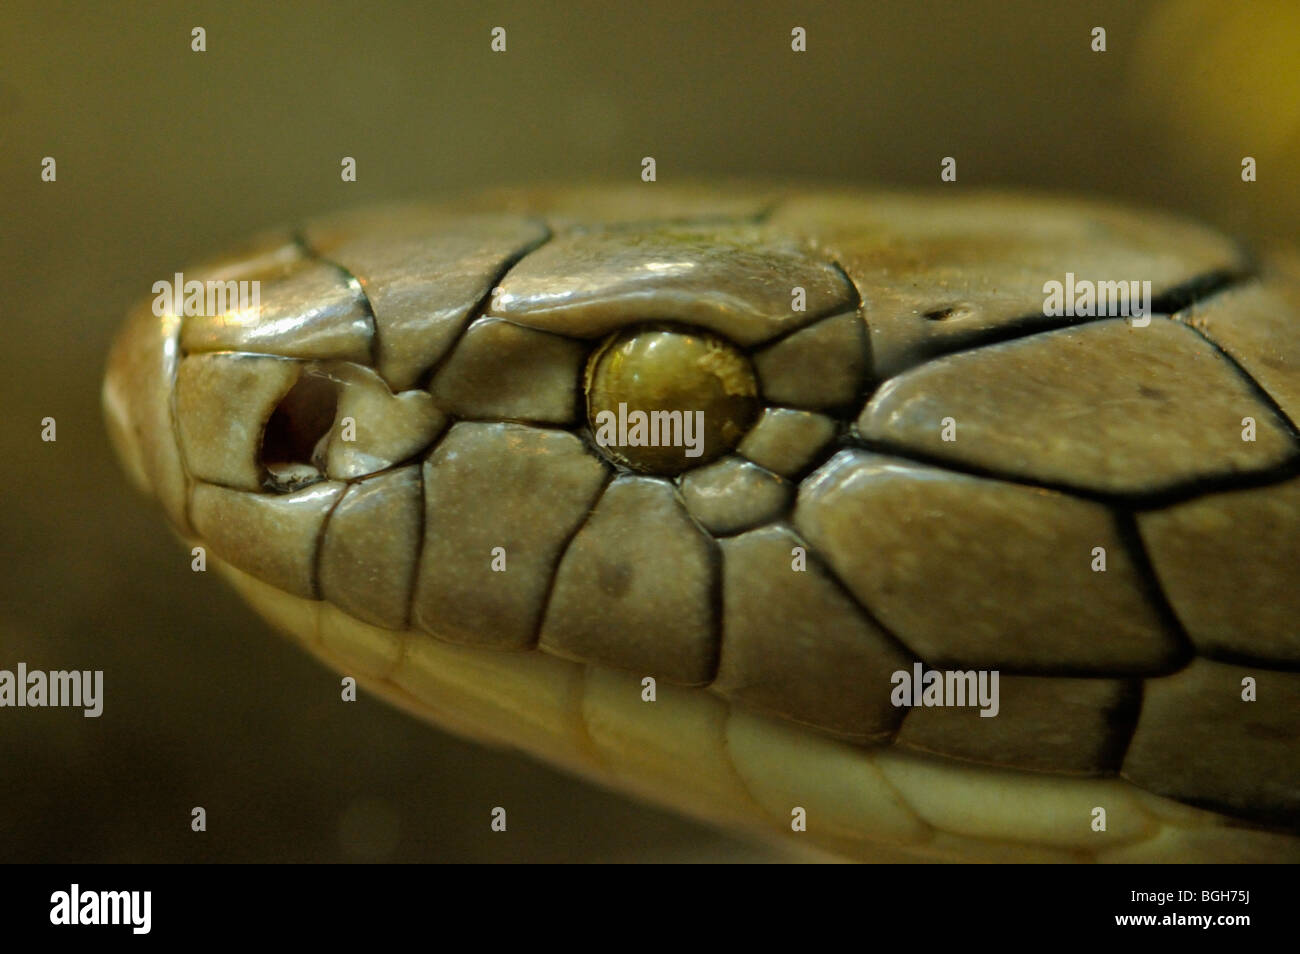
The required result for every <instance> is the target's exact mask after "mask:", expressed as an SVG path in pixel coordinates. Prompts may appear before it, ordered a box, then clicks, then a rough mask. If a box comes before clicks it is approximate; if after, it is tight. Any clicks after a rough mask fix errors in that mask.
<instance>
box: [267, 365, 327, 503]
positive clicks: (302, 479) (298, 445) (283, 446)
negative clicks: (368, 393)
mask: <svg viewBox="0 0 1300 954" xmlns="http://www.w3.org/2000/svg"><path fill="white" fill-rule="evenodd" d="M337 408H338V390H337V388H336V387H335V384H334V382H333V381H332V380H330V379H329V378H327V377H325V376H323V375H319V374H312V373H310V372H307V373H304V374H303V375H302V376H301V377H299V379H298V381H297V383H296V384H294V386H293V387H292V388H291V389H290V390H289V393H288V394H286V395H285V396H284V398H283V399H282V400H281V401H280V403H279V404H278V405H277V406H276V408H275V410H274V411H273V412H272V413H271V418H270V420H268V421H267V422H266V430H265V431H264V432H263V435H262V448H261V455H260V458H259V459H260V460H261V463H262V466H263V467H265V468H266V470H267V472H268V473H269V475H270V481H271V485H272V487H273V489H276V490H296V489H299V488H301V487H303V486H305V485H306V484H310V483H315V482H316V481H317V480H320V479H322V474H321V471H322V470H323V469H324V462H323V461H322V460H321V459H320V453H319V451H318V447H319V446H320V445H321V442H322V438H325V437H326V436H328V434H329V432H330V428H331V426H332V425H333V423H334V415H335V412H336V410H337Z"/></svg>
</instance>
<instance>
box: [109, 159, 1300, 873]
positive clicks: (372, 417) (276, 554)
mask: <svg viewBox="0 0 1300 954" xmlns="http://www.w3.org/2000/svg"><path fill="white" fill-rule="evenodd" d="M175 279H176V280H175V288H174V293H168V294H163V290H166V289H167V288H168V285H169V283H168V282H163V283H161V286H160V285H155V286H154V288H155V292H157V294H155V296H154V297H153V298H152V299H148V298H146V299H142V300H141V302H140V304H138V305H137V306H135V307H134V308H133V309H132V310H131V311H130V313H129V314H128V315H127V318H126V321H125V323H124V324H123V325H122V327H121V330H120V331H119V333H118V335H117V337H116V339H115V341H114V343H113V345H112V348H111V351H110V353H109V356H108V362H107V371H106V375H105V379H104V387H103V403H104V408H105V417H106V421H107V428H108V431H109V434H110V437H111V438H112V442H113V445H114V447H115V448H116V451H117V453H118V455H119V457H120V459H121V461H122V463H123V466H124V468H125V470H126V472H127V474H128V475H129V477H130V478H131V479H132V482H133V483H134V484H136V485H137V486H138V487H139V488H141V489H142V490H144V491H145V492H146V493H147V494H149V495H150V496H152V497H154V498H156V500H157V502H158V503H159V504H160V505H161V508H162V510H163V512H164V514H165V517H166V519H167V522H168V523H169V524H170V527H171V528H172V529H173V530H174V532H175V533H176V534H177V535H178V536H179V538H180V539H181V540H182V541H184V542H185V544H186V545H187V546H189V547H190V548H191V553H192V554H194V555H195V559H198V560H202V561H206V562H205V563H204V564H203V565H204V566H206V565H207V564H208V563H210V564H211V565H212V566H213V567H215V568H216V569H217V570H218V571H219V573H220V574H221V575H222V576H224V577H225V578H226V579H228V580H229V581H230V583H231V584H232V585H233V587H234V588H235V589H236V591H237V592H238V593H239V594H240V595H241V596H242V597H243V598H244V599H245V600H246V601H247V602H248V603H249V604H251V605H252V607H254V608H255V609H256V610H257V611H258V612H259V613H260V614H261V615H262V616H263V617H265V618H266V620H268V621H269V623H270V624H271V625H272V626H273V627H275V628H276V629H279V630H281V631H283V632H284V633H287V634H288V635H289V636H290V637H291V638H292V639H293V640H295V641H296V642H298V643H299V644H301V646H302V647H303V648H304V649H306V650H307V651H308V652H310V653H311V654H313V655H314V656H316V657H317V658H318V659H320V660H322V661H323V662H324V663H325V664H326V665H327V666H329V667H331V668H333V669H334V670H336V671H337V673H339V674H341V675H342V676H343V677H347V678H351V679H353V680H355V681H356V684H357V685H360V686H361V687H362V688H363V689H364V690H365V691H369V692H373V693H375V694H376V695H378V696H380V697H382V698H384V699H386V700H388V701H389V702H391V703H393V704H394V705H396V706H398V707H400V708H402V709H404V710H406V711H408V712H410V713H411V714H413V715H415V716H417V717H419V718H421V719H425V720H427V721H429V722H431V723H433V724H435V725H436V726H439V727H441V728H443V729H445V730H447V731H449V732H452V733H455V734H459V735H461V736H464V737H466V738H469V739H472V740H476V741H479V742H482V743H483V744H486V745H493V746H505V747H510V748H514V749H518V750H521V751H522V752H524V753H527V754H528V755H530V756H532V757H534V758H536V759H539V760H542V761H543V762H546V763H548V764H550V765H552V766H555V767H558V768H560V769H562V770H565V771H567V772H571V773H573V774H575V775H577V776H579V777H581V778H583V779H586V780H588V781H590V782H592V783H593V784H596V785H601V786H605V787H608V788H612V789H615V790H618V791H621V792H624V793H627V794H629V795H631V796H633V797H636V798H640V799H645V800H648V801H650V802H652V803H654V804H657V805H659V806H663V807H667V808H669V809H672V810H676V811H679V812H681V813H684V814H687V815H690V816H692V817H695V818H698V819H703V820H705V821H707V822H709V823H712V824H715V825H718V826H722V827H724V828H726V829H729V830H733V831H740V832H745V833H749V834H751V835H753V836H754V837H756V838H764V839H769V840H773V841H775V843H777V844H778V845H785V846H788V847H790V848H791V849H792V850H796V851H798V850H804V849H806V850H808V851H810V852H814V853H815V854H816V856H817V857H824V858H828V859H829V858H838V859H850V860H860V861H888V862H893V861H906V862H927V861H1033V862H1040V861H1041V862H1098V861H1100V862H1150V861H1295V860H1300V622H1298V621H1300V575H1298V574H1300V569H1298V568H1300V437H1298V436H1297V429H1296V422H1297V421H1300V255H1297V253H1296V252H1295V251H1294V250H1289V249H1286V248H1281V249H1263V250H1258V249H1254V248H1250V247H1248V246H1246V245H1244V244H1242V243H1241V242H1238V241H1236V240H1234V239H1233V238H1230V237H1228V236H1226V235H1224V234H1221V233H1220V232H1218V231H1216V230H1214V229H1213V228H1211V227H1208V226H1205V225H1202V224H1199V223H1197V222H1194V221H1191V220H1188V219H1184V218H1182V217H1179V216H1177V215H1173V214H1169V213H1166V212H1159V211H1153V210H1149V209H1142V208H1134V207H1129V206H1127V205H1123V204H1118V203H1114V202H1109V201H1105V200H1101V199H1097V198H1076V197H1070V196H1063V195H1049V194H1038V193H1027V192H1021V191H1014V190H990V191H979V190H973V189H968V190H965V191H963V192H960V193H958V192H955V191H942V190H940V191H934V192H925V191H920V192H907V191H899V190H888V189H869V188H864V187H857V186H844V187H839V186H824V185H818V186H814V187H809V186H807V185H797V186H788V187H787V186H781V185H773V186H769V185H755V184H753V183H732V182H705V183H698V184H692V185H682V186H668V185H661V184H658V183H637V184H635V185H634V186H581V185H579V186H563V185H560V186H535V187H524V188H499V189H489V190H486V191H483V192H478V193H475V194H472V195H452V196H445V197H442V198H439V199H435V200H431V201H425V202H393V203H386V204H380V205H372V206H363V207H360V208H353V209H346V210H344V211H342V212H336V213H332V214H329V215H325V216H321V217H318V218H315V219H311V220H309V221H307V222H306V223H304V224H301V225H299V226H297V227H294V228H287V229H280V230H272V231H269V232H264V233H260V234H258V235H256V236H255V237H253V238H252V239H250V240H248V241H247V242H245V243H244V244H242V245H240V246H238V247H237V248H234V249H232V250H231V251H230V252H228V253H226V254H224V255H222V256H220V257H217V258H214V259H211V260H209V261H207V262H203V263H201V264H199V265H197V266H195V267H193V268H191V269H186V270H185V271H184V272H182V273H178V274H176V276H175ZM182 279H183V280H182ZM246 291H247V292H250V294H247V295H246V294H245V292H246ZM214 295H215V298H214Z"/></svg>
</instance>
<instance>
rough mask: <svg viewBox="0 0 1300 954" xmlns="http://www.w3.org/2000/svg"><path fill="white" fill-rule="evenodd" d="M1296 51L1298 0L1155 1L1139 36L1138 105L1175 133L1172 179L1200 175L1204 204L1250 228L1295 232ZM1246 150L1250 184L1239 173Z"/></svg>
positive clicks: (1299, 87) (1298, 191) (1192, 179)
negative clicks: (1251, 164) (1253, 166)
mask: <svg viewBox="0 0 1300 954" xmlns="http://www.w3.org/2000/svg"><path fill="white" fill-rule="evenodd" d="M1298 52H1300V3H1297V2H1296V0H1249V2H1244V3H1224V2H1223V0H1173V2H1169V3H1165V4H1162V5H1160V6H1159V7H1157V8H1155V10H1154V11H1153V13H1152V14H1151V15H1150V17H1149V18H1148V19H1147V21H1146V23H1145V25H1144V27H1143V29H1142V33H1141V35H1140V37H1139V40H1138V43H1137V49H1136V55H1135V56H1134V59H1133V62H1134V90H1135V92H1136V95H1137V97H1138V110H1139V113H1140V114H1141V115H1142V116H1143V118H1144V119H1146V120H1147V121H1149V122H1153V123H1157V124H1161V125H1164V126H1165V127H1167V129H1168V130H1169V131H1170V132H1172V133H1173V134H1174V135H1175V136H1176V137H1178V139H1180V140H1181V141H1182V146H1181V147H1180V148H1179V150H1178V152H1177V153H1176V154H1175V155H1173V157H1172V161H1173V162H1175V163H1178V164H1179V165H1180V169H1179V173H1180V174H1179V176H1178V178H1180V179H1184V180H1185V184H1187V185H1191V184H1193V183H1200V182H1201V181H1202V180H1201V179H1200V178H1199V177H1201V176H1205V177H1208V185H1209V187H1210V188H1209V190H1208V191H1209V193H1210V194H1211V195H1212V196H1213V197H1214V200H1213V203H1214V206H1215V207H1213V208H1212V209H1210V210H1209V211H1211V212H1212V213H1214V214H1217V215H1219V216H1222V217H1223V218H1224V219H1225V220H1226V221H1228V222H1230V223H1233V224H1235V225H1236V226H1237V227H1238V228H1241V229H1242V230H1243V231H1245V232H1246V233H1248V234H1252V233H1264V232H1267V233H1272V234H1289V235H1291V236H1293V237H1300V231H1298V230H1297V229H1296V225H1295V220H1296V216H1297V214H1300V188H1297V186H1298V185H1300V177H1298V176H1297V175H1296V171H1295V169H1296V166H1295V156H1296V152H1297V150H1300V56H1297V53H1298ZM1246 156H1251V157H1253V158H1254V159H1255V160H1256V163H1257V175H1258V181H1257V182H1255V183H1245V182H1243V181H1242V178H1241V171H1242V160H1243V158H1244V157H1246ZM1218 183H1222V185H1219V184H1218ZM1243 189H1244V190H1245V191H1243Z"/></svg>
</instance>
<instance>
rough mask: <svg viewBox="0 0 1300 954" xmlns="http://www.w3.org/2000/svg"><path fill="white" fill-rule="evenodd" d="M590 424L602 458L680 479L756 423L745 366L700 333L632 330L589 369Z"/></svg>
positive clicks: (601, 351)
mask: <svg viewBox="0 0 1300 954" xmlns="http://www.w3.org/2000/svg"><path fill="white" fill-rule="evenodd" d="M586 388H587V417H588V421H589V423H590V425H591V430H592V434H593V435H594V437H595V440H596V444H597V446H599V447H600V448H601V451H602V452H603V453H604V454H605V455H606V456H607V457H609V458H610V459H611V460H612V461H614V462H615V463H618V464H622V465H624V466H626V467H630V468H632V469H633V470H638V471H642V472H647V473H656V474H679V473H681V472H682V471H684V470H687V469H689V468H692V467H698V466H699V465H701V464H706V463H708V462H709V461H711V460H715V459H716V458H718V457H721V456H722V455H723V454H725V453H727V452H728V451H730V450H731V449H732V448H734V447H735V446H736V445H737V444H738V443H740V439H741V438H742V437H744V435H745V432H746V431H747V430H748V429H749V426H750V424H751V423H753V421H754V417H755V416H756V415H757V413H758V410H759V406H758V384H757V380H756V378H755V376H754V369H753V366H752V365H751V363H750V360H749V358H748V357H747V356H746V355H745V354H744V352H742V351H741V350H740V349H739V348H737V347H736V346H735V345H734V344H732V343H731V342H729V341H727V340H725V339H723V338H720V337H718V336H717V335H713V334H710V333H708V332H702V331H694V330H691V331H686V330H682V329H674V328H667V327H643V328H635V329H630V330H627V331H624V332H621V333H619V334H616V335H614V336H612V337H611V338H609V339H608V340H607V341H606V342H605V343H604V344H603V345H601V346H600V347H599V348H598V349H596V351H595V352H594V353H593V354H592V356H591V358H590V359H589V361H588V363H587V376H586Z"/></svg>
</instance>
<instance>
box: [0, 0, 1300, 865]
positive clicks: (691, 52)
mask: <svg viewBox="0 0 1300 954" xmlns="http://www.w3.org/2000/svg"><path fill="white" fill-rule="evenodd" d="M5 14H6V15H5V29H4V31H3V34H2V35H0V129H3V130H4V132H3V148H0V183H2V191H3V196H4V201H3V207H2V208H0V253H2V255H0V274H3V287H4V295H3V299H2V301H3V305H2V306H0V307H3V328H4V346H3V347H4V374H3V375H2V376H0V398H2V401H0V407H2V408H3V411H4V415H3V427H2V429H0V441H2V442H3V443H2V444H0V487H3V488H4V495H5V505H4V507H3V508H0V560H2V562H0V570H2V571H3V572H0V668H4V669H13V668H15V667H16V665H17V663H18V662H19V661H24V662H26V663H27V664H28V665H29V666H30V667H32V668H40V669H61V668H76V669H103V670H104V671H105V694H106V702H105V711H104V715H103V717H102V718H100V719H85V718H83V717H82V716H81V714H80V712H78V711H76V710H66V709H0V860H3V861H109V860H139V861H175V860H221V861H227V860H256V861H272V860H315V861H340V860H356V859H361V860H368V859H389V860H398V861H415V860H484V861H496V860H506V859H525V860H596V859H604V860H627V861H643V860H669V859H686V860H697V859H728V860H731V859H754V860H758V859H774V858H779V857H781V856H779V855H777V854H775V853H774V852H772V851H771V850H770V849H768V848H766V847H764V846H755V845H751V844H748V843H746V842H743V841H739V840H734V839H732V838H729V837H727V836H724V835H721V834H718V833H715V832H713V831H711V830H708V829H705V828H702V827H699V826H697V825H694V824H692V823H689V822H687V821H684V820H681V819H678V818H675V817H672V816H669V815H666V814H663V813H661V812H659V811H656V810H653V809H650V808H646V807H644V806H641V805H638V804H635V803H633V802H630V801H627V800H625V799H622V798H620V797H616V796H613V795H610V794H606V793H604V792H601V791H597V790H595V789H592V788H590V787H589V786H586V785H584V784H582V783H579V782H576V781H572V780H570V779H568V778H566V777H563V776H560V775H558V774H556V773H554V772H552V771H550V770H549V769H546V768H544V767H541V766H539V765H537V764H535V763H533V762H531V761H528V760H526V759H523V758H521V757H516V756H513V755H510V754H508V753H503V752H495V751H487V750H484V749H480V748H478V747H476V746H472V745H468V744H465V743H462V742H459V741H457V740H454V739H451V738H449V737H447V736H445V735H443V734H441V733H439V732H437V731H435V730H433V729H430V728H427V727H425V726H424V725H421V724H419V723H417V722H415V721H412V720H410V719H408V718H406V717H405V716H402V715H400V714H398V713H397V712H395V711H391V710H389V709H388V708H386V707H385V706H383V705H382V704H381V703H378V702H376V701H374V700H371V699H368V698H365V697H364V696H363V698H362V700H361V701H360V702H358V703H356V704H353V705H345V704H343V703H341V702H340V701H339V699H338V680H337V678H336V677H335V676H333V675H332V674H330V673H328V672H326V671H325V670H324V669H322V668H321V667H319V666H318V665H317V664H316V663H314V662H312V661H311V660H309V659H308V658H307V657H306V656H304V655H302V654H300V653H299V652H298V651H296V650H294V649H293V648H292V647H291V646H290V645H289V644H288V643H287V642H286V641H283V640H281V639H279V638H278V637H275V636H274V635H272V634H271V632H270V631H269V629H268V628H267V627H266V626H265V625H264V624H263V623H261V622H260V621H259V620H258V619H257V618H256V617H255V616H254V615H253V614H252V613H251V611H249V610H247V609H246V608H244V606H243V605H242V604H241V603H240V601H239V600H238V599H237V598H236V597H235V596H234V595H233V594H232V593H231V592H230V591H228V590H226V589H225V587H224V586H223V585H222V584H221V582H220V581H219V580H218V578H217V577H216V576H215V575H214V574H208V575H199V574H194V573H192V572H190V570H189V564H188V560H189V558H188V554H187V553H186V552H185V551H183V550H182V549H181V547H180V546H179V545H178V544H177V543H176V542H175V541H174V539H173V538H172V537H171V536H170V535H169V533H168V531H167V530H166V528H165V525H164V523H163V520H162V517H161V514H160V512H159V511H157V510H156V509H155V508H154V506H153V505H152V504H151V503H149V502H147V501H145V500H144V499H142V498H140V497H138V496H136V495H135V494H134V493H133V492H132V491H131V490H130V488H129V486H128V485H127V483H126V480H125V478H124V476H123V475H122V474H121V473H120V472H119V470H118V467H117V465H116V463H115V462H114V461H113V460H112V459H111V458H110V454H109V449H108V445H107V442H106V439H105V436H104V433H103V429H102V424H101V417H100V411H99V381H100V375H101V373H102V368H103V359H104V354H105V350H106V347H107V344H108V341H109V337H110V335H111V333H112V331H113V329H114V327H115V325H116V324H117V321H118V319H119V317H120V316H121V315H122V313H123V311H124V309H125V308H126V306H127V304H128V303H129V302H130V301H131V300H133V299H136V298H139V297H142V296H145V295H148V294H149V286H150V285H151V284H152V282H153V281H154V280H155V279H157V278H159V277H163V276H169V275H170V274H171V272H172V271H173V270H175V269H177V268H180V267H183V266H185V265H186V264H188V263H189V262H191V261H193V260H195V259H198V258H201V257H204V256H206V255H208V254H209V253H211V252H213V251H219V250H220V249H221V248H222V246H223V245H225V244H227V243H229V242H230V241H232V240H235V239H238V238H239V237H241V236H243V235H245V234H246V233H248V232H251V231H253V230H256V229H258V228H260V227H263V226H268V225H273V224H276V223H278V222H282V221H286V220H293V219H297V218H299V217H302V216H305V215H308V214H312V213H316V212H321V211H325V210H328V209H331V208H336V207H339V206H342V205H347V204H354V203H358V202H362V201H365V200H368V199H373V198H379V197H393V196H403V195H415V194H421V193H428V192H431V191H439V190H447V189H462V188H472V187H476V186H480V185H495V184H502V183H511V182H526V181H532V180H555V179H586V178H600V179H613V180H620V179H621V180H625V181H637V177H638V175H639V171H640V166H639V163H640V159H641V157H642V156H646V155H652V156H654V157H656V159H657V160H658V172H659V181H660V182H671V181H673V180H674V179H677V178H680V177H683V176H701V175H708V174H727V175H756V176H798V177H807V178H811V179H814V180H821V179H826V180H832V179H833V180H854V181H863V182H883V183H890V184H902V185H907V184H926V185H931V184H937V182H938V171H939V161H940V158H941V157H943V156H948V155H951V156H955V157H956V158H957V161H958V174H959V179H958V183H957V184H956V185H955V186H951V187H950V188H954V189H963V188H970V187H975V186H979V185H985V184H998V185H1006V184H1014V185H1029V186H1036V187H1041V188H1048V189H1052V190H1058V191H1070V192H1081V193H1093V194H1103V195H1110V196H1114V197H1119V198H1126V199H1132V200H1139V201H1144V202H1147V203H1151V204H1156V205H1163V206H1167V207H1170V208H1174V209H1180V210H1183V211H1186V212H1190V213H1194V214H1197V215H1200V216H1202V217H1204V218H1208V219H1209V220H1211V221H1213V222H1216V223H1218V224H1219V225H1221V226H1223V227H1225V228H1228V229H1230V230H1232V231H1234V232H1236V233H1238V234H1240V235H1242V236H1243V237H1246V238H1248V239H1251V240H1258V239H1262V238H1270V239H1276V238H1279V237H1280V238H1286V237H1290V238H1291V239H1294V238H1295V231H1296V230H1295V226H1294V221H1295V218H1294V217H1295V215H1296V214H1297V212H1300V201H1298V200H1297V193H1298V192H1300V188H1298V184H1300V183H1298V181H1297V177H1296V174H1295V171H1294V169H1295V156H1296V154H1297V150H1298V149H1300V69H1298V68H1297V66H1296V65H1295V62H1294V60H1295V59H1296V56H1295V51H1296V50H1297V49H1298V48H1300V44H1298V43H1297V41H1300V5H1297V4H1294V3H1291V2H1287V0H1276V2H1269V3H1259V4H1215V3H1210V2H1177V3H1169V4H1160V5H1157V4H1153V3H1139V2H1133V0H1113V2H1098V3H1088V2H1061V3H1050V2H1044V0H988V2H984V0H979V2H965V3H956V2H917V0H912V2H906V3H902V2H892V0H891V2H843V3H837V2H825V0H823V2H818V3H815V4H795V3H757V2H745V3H727V4H706V3H675V2H657V3H655V2H652V3H647V4H609V3H563V4H561V3H536V2H523V3H493V2H483V0H478V2H472V3H443V4H364V3H357V4H344V3H333V2H312V3H291V4H276V5H270V4H262V3H257V4H253V3H238V2H230V0H223V2H219V3H198V4H184V5H181V4H174V3H166V4H163V3H159V4H130V5H117V4H113V5H109V4H102V5H90V4H84V5H83V4H71V3H69V4H60V3H32V2H27V0H19V2H13V0H10V2H9V3H8V4H6V11H5ZM194 26H203V27H205V28H206V30H207V44H208V50H207V52H206V53H201V54H200V53H193V52H191V51H190V30H191V28H192V27H194ZM494 26H504V27H505V28H506V30H507V37H508V51H507V52H506V53H505V54H493V53H492V52H490V50H489V30H490V29H491V28H492V27H494ZM794 26H803V27H804V28H806V30H807V32H808V52H807V53H804V54H794V53H792V52H791V51H790V30H791V28H792V27H794ZM1095 26H1102V27H1104V28H1105V29H1106V31H1107V47H1108V52H1106V53H1104V54H1101V53H1094V52H1092V50H1091V48H1090V43H1091V36H1090V34H1091V30H1092V28H1093V27H1095ZM345 155H350V156H355V157H356V159H357V162H358V173H359V181H358V182H356V183H352V184H344V183H342V182H341V181H340V179H339V161H340V158H341V157H343V156H345ZM1243 155H1254V156H1255V157H1256V158H1257V160H1258V161H1259V176H1260V179H1259V181H1258V182H1256V183H1254V184H1250V185H1246V184H1243V183H1242V182H1241V181H1240V162H1241V157H1242V156H1243ZM44 156H53V157H55V159H56V160H57V162H58V181H57V182H56V183H43V182H41V181H40V163H41V159H42V157H44ZM651 188H653V186H651ZM45 416H52V417H54V418H56V419H57V421H58V442H57V443H53V444H46V443H42V442H41V440H40V437H39V433H40V420H41V418H43V417H45ZM194 805H202V806H204V807H205V808H206V809H207V811H208V829H209V830H208V831H207V833H206V834H202V835H198V834H193V833H191V831H190V829H189V821H190V809H191V807H192V806H194ZM493 805H505V806H507V807H508V809H509V812H510V831H509V834H508V835H495V834H492V833H490V832H489V831H488V825H487V822H488V810H489V808H490V807H491V806H493Z"/></svg>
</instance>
